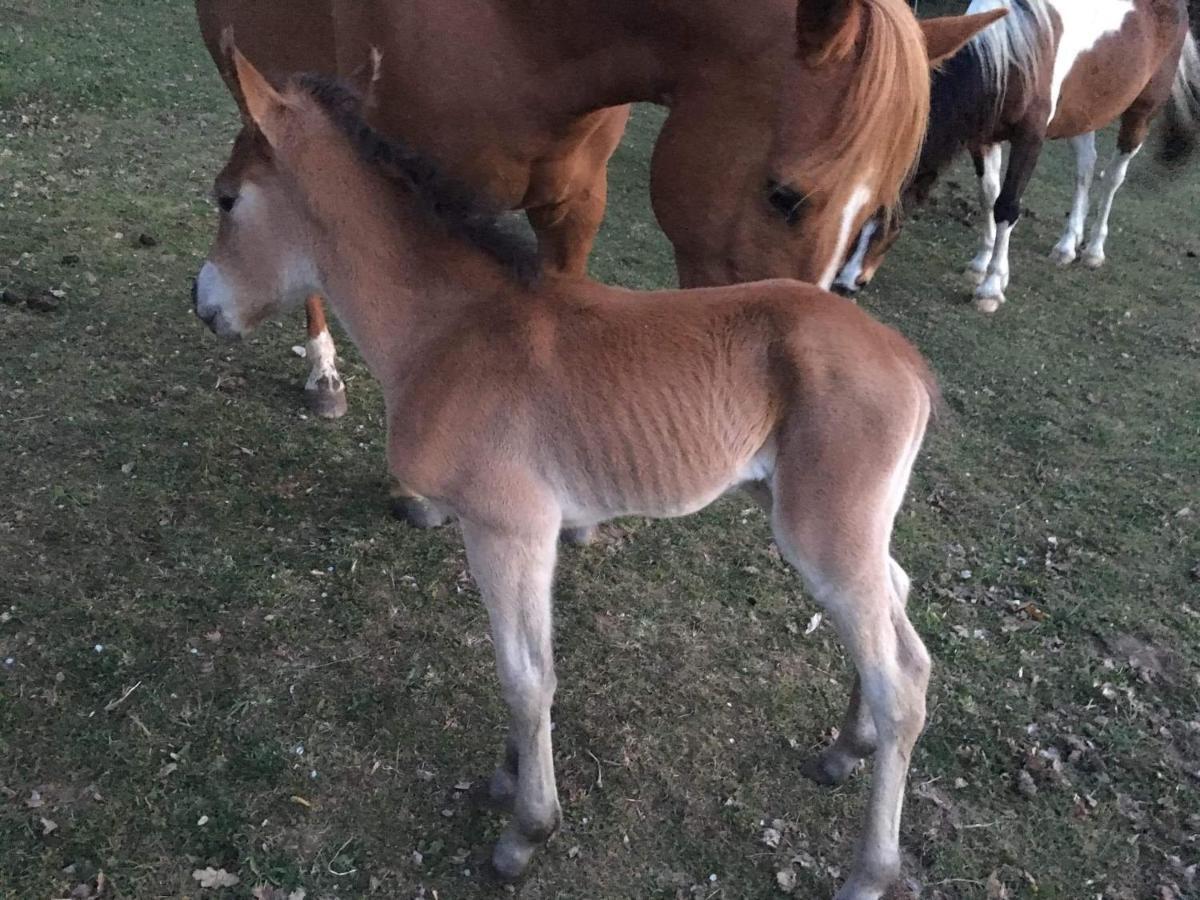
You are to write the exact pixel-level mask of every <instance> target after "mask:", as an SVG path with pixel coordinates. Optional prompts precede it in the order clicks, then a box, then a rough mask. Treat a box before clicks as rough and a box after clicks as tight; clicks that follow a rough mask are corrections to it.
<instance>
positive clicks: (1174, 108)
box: [1158, 2, 1200, 163]
mask: <svg viewBox="0 0 1200 900" xmlns="http://www.w3.org/2000/svg"><path fill="white" fill-rule="evenodd" d="M1197 6H1200V4H1197V3H1196V2H1193V3H1192V7H1193V8H1196V7H1197ZM1197 13H1200V10H1198V11H1197ZM1191 24H1192V28H1200V21H1197V20H1196V19H1195V18H1193V20H1192V23H1191ZM1197 143H1200V51H1198V50H1197V48H1196V37H1195V35H1194V34H1191V33H1189V34H1188V36H1187V40H1185V41H1184V44H1183V52H1182V53H1181V54H1180V55H1179V69H1178V70H1177V71H1176V73H1175V86H1174V87H1173V88H1172V89H1171V101H1170V103H1168V104H1167V116H1166V126H1165V128H1164V129H1163V140H1162V146H1161V147H1160V148H1159V151H1158V156H1159V159H1161V160H1162V161H1163V162H1168V163H1172V162H1181V161H1183V160H1185V159H1187V158H1188V157H1189V156H1191V154H1192V153H1193V152H1194V151H1195V149H1196V145H1197Z"/></svg>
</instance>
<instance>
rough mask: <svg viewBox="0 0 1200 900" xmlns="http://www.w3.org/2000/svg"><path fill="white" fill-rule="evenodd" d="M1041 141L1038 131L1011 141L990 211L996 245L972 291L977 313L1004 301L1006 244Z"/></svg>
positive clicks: (996, 308)
mask: <svg viewBox="0 0 1200 900" xmlns="http://www.w3.org/2000/svg"><path fill="white" fill-rule="evenodd" d="M1043 141H1044V133H1043V132H1038V131H1027V132H1024V133H1022V134H1019V135H1018V136H1017V137H1015V138H1013V141H1012V153H1011V154H1010V155H1009V158H1008V171H1006V172H1005V173H1004V187H1003V188H1001V190H1000V196H999V198H997V200H996V206H995V210H994V216H995V220H996V245H995V247H994V248H993V249H992V259H991V262H989V263H988V268H987V275H986V276H985V277H984V279H983V283H982V284H980V285H979V287H978V288H976V289H975V308H976V309H978V310H979V311H980V312H985V313H993V312H995V311H996V310H998V309H999V308H1000V304H1001V303H1003V302H1004V291H1005V289H1006V288H1007V287H1008V244H1009V240H1010V239H1011V238H1012V233H1013V229H1014V228H1016V227H1017V219H1019V218H1020V217H1021V197H1022V196H1023V195H1024V193H1025V188H1026V186H1028V184H1029V179H1030V177H1031V176H1032V175H1033V170H1034V169H1035V168H1036V167H1037V161H1038V156H1039V155H1040V154H1041V152H1042V143H1043Z"/></svg>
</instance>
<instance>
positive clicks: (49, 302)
mask: <svg viewBox="0 0 1200 900" xmlns="http://www.w3.org/2000/svg"><path fill="white" fill-rule="evenodd" d="M25 305H26V306H28V307H29V308H30V309H32V310H33V311H34V312H54V311H55V310H56V309H58V298H57V297H55V296H53V295H52V294H50V293H45V294H42V295H41V296H39V297H27V298H26V299H25Z"/></svg>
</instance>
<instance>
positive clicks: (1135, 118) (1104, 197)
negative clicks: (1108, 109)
mask: <svg viewBox="0 0 1200 900" xmlns="http://www.w3.org/2000/svg"><path fill="white" fill-rule="evenodd" d="M1149 129H1150V120H1149V117H1148V115H1147V114H1146V112H1145V111H1144V110H1142V109H1139V108H1137V107H1135V108H1131V109H1130V110H1129V112H1127V113H1125V115H1124V116H1123V117H1122V119H1121V131H1120V133H1119V134H1118V135H1117V153H1116V156H1114V157H1113V160H1112V162H1111V163H1109V165H1108V168H1107V169H1106V170H1105V171H1104V176H1103V179H1104V180H1103V182H1102V184H1101V189H1100V190H1101V197H1100V207H1099V209H1098V210H1097V212H1096V220H1095V222H1094V223H1093V224H1092V234H1091V237H1090V238H1089V239H1088V245H1087V248H1086V249H1085V250H1084V251H1083V264H1084V265H1085V266H1087V267H1088V268H1089V269H1098V268H1100V267H1101V266H1102V265H1104V242H1105V240H1107V238H1108V217H1109V215H1110V214H1111V213H1112V207H1113V199H1114V198H1115V197H1116V196H1117V191H1118V190H1120V189H1121V185H1122V184H1124V183H1125V175H1126V173H1127V172H1128V171H1129V161H1130V160H1131V159H1133V158H1134V157H1135V156H1137V153H1138V151H1139V150H1141V149H1142V144H1144V143H1145V142H1146V134H1147V133H1148V131H1149Z"/></svg>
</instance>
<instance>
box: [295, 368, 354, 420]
mask: <svg viewBox="0 0 1200 900" xmlns="http://www.w3.org/2000/svg"><path fill="white" fill-rule="evenodd" d="M304 400H305V402H306V403H307V404H308V408H309V409H310V410H311V411H312V413H313V414H314V415H317V416H320V417H321V418H322V419H340V418H341V417H342V416H344V415H345V414H346V409H347V404H346V385H344V384H342V381H341V379H340V378H339V379H337V380H334V379H332V378H328V377H325V378H321V379H318V381H317V383H316V384H314V385H312V386H311V387H306V388H305V389H304Z"/></svg>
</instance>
